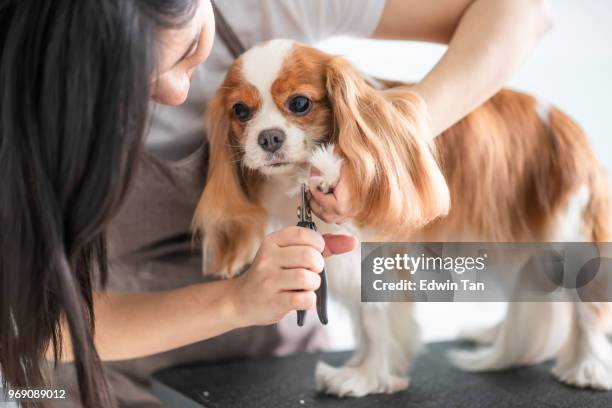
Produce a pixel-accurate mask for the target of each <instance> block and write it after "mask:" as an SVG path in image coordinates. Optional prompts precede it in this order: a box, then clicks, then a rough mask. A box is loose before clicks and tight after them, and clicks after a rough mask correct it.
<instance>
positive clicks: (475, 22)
mask: <svg viewBox="0 0 612 408" xmlns="http://www.w3.org/2000/svg"><path fill="white" fill-rule="evenodd" d="M551 27H552V21H551V17H550V14H549V8H548V3H547V1H546V0H436V1H423V0H387V1H386V5H385V10H384V12H383V16H382V18H381V21H380V23H379V26H378V28H377V29H376V31H375V33H374V37H375V38H388V39H405V40H420V41H430V42H439V43H447V44H448V50H447V52H446V53H445V54H444V56H443V57H442V58H441V59H440V61H439V62H438V63H437V64H436V66H435V67H434V68H433V69H432V71H431V72H430V73H429V74H428V75H427V76H426V77H425V78H424V79H423V80H422V81H421V82H419V83H418V84H417V85H416V87H415V88H413V90H414V91H416V92H417V93H419V94H420V95H421V96H422V97H423V98H424V100H425V102H426V103H427V106H428V108H429V114H430V118H431V124H432V130H433V135H438V134H440V133H442V132H443V131H444V130H446V129H447V128H449V127H450V126H451V125H453V124H454V123H455V122H457V121H459V120H460V119H461V118H462V117H464V116H465V115H467V114H468V113H470V112H471V111H472V110H474V109H475V108H476V107H478V106H479V105H480V104H482V103H483V102H485V101H486V100H487V99H489V98H490V97H491V96H493V94H495V92H497V91H498V90H499V89H500V88H501V87H502V86H503V85H504V84H505V83H506V81H508V80H509V79H510V77H511V76H512V74H513V73H514V72H515V71H516V70H517V69H518V67H520V65H521V64H522V63H523V62H524V61H525V59H526V58H527V56H528V55H529V54H530V53H531V51H532V50H533V49H534V48H535V46H536V45H537V43H538V42H539V40H540V39H541V37H542V36H543V35H544V34H545V33H546V32H547V31H548V30H549V29H550V28H551Z"/></svg>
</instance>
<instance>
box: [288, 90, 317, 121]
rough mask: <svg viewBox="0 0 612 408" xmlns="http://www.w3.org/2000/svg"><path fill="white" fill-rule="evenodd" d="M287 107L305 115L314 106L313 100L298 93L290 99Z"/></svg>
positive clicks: (299, 114) (297, 113)
mask: <svg viewBox="0 0 612 408" xmlns="http://www.w3.org/2000/svg"><path fill="white" fill-rule="evenodd" d="M287 107H288V108H289V110H290V111H291V112H293V113H295V114H296V115H298V116H301V115H305V114H307V113H308V112H310V108H312V101H311V100H310V99H308V98H307V97H305V96H303V95H297V96H294V97H292V98H291V99H289V102H288V103H287Z"/></svg>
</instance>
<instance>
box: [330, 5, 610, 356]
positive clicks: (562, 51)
mask: <svg viewBox="0 0 612 408" xmlns="http://www.w3.org/2000/svg"><path fill="white" fill-rule="evenodd" d="M551 4H552V7H553V13H554V16H555V27H554V29H553V30H552V31H551V32H550V33H549V34H548V35H547V36H546V38H545V39H544V41H543V42H542V44H541V45H540V46H539V47H538V48H537V49H536V51H535V52H534V54H533V55H532V56H531V58H530V59H529V60H528V61H527V63H526V65H525V66H524V67H523V68H522V69H521V70H520V72H518V73H517V75H516V76H515V78H514V79H513V80H512V81H511V82H510V84H509V86H510V87H513V88H516V89H520V90H523V91H526V92H529V93H531V94H533V95H537V96H538V97H540V98H542V99H544V100H546V101H548V102H550V103H553V104H554V105H556V106H557V107H559V108H561V109H562V110H564V111H565V112H566V113H568V114H570V115H571V116H572V117H573V118H574V119H575V120H576V121H577V122H578V123H580V125H581V126H582V127H583V128H584V129H585V130H586V132H587V133H588V135H589V137H590V138H591V141H592V143H593V146H594V147H595V150H596V152H597V154H598V155H599V158H600V160H601V161H602V162H603V163H604V165H605V166H606V167H607V169H608V172H610V173H612V101H611V98H612V46H611V45H610V41H612V1H609V0H583V1H576V0H552V1H551ZM516 27H517V30H519V29H520V22H517V24H516ZM320 46H321V48H323V49H324V50H326V51H328V52H331V53H334V54H341V55H344V56H346V57H347V58H348V59H349V60H351V61H352V62H353V63H355V64H356V65H357V66H358V67H359V68H360V69H362V70H363V71H365V72H367V73H369V74H372V75H375V76H379V77H382V78H390V79H399V80H406V81H418V80H419V79H420V78H422V77H423V76H424V75H425V74H426V73H427V72H428V71H429V70H430V69H431V67H432V66H433V65H434V64H435V63H436V61H437V60H438V59H439V58H440V56H441V55H442V54H443V53H444V51H445V47H443V46H439V45H431V44H419V43H407V42H396V41H371V40H357V39H349V38H335V39H332V40H329V41H326V42H324V43H322V44H321V45H320ZM504 308H505V306H504V305H503V304H457V303H449V304H444V303H440V304H420V305H418V317H419V319H420V321H421V323H422V324H423V331H424V336H425V338H426V339H427V340H430V341H431V340H442V339H449V338H453V337H456V335H457V333H458V331H459V329H460V327H462V326H468V325H472V326H474V325H476V326H478V325H482V324H491V323H493V322H495V321H496V320H497V319H500V318H501V317H502V315H503V311H504ZM332 317H333V318H336V322H338V320H340V323H334V324H330V329H331V330H333V338H334V341H335V344H336V346H337V347H339V348H343V347H347V346H349V345H350V344H351V338H350V335H348V334H347V333H349V331H348V330H347V328H346V324H347V323H346V319H343V318H342V315H341V314H337V313H334V315H332ZM332 321H334V320H332Z"/></svg>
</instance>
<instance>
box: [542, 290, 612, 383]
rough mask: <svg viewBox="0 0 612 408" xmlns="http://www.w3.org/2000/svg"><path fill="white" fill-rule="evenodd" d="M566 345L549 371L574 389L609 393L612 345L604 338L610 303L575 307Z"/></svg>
mask: <svg viewBox="0 0 612 408" xmlns="http://www.w3.org/2000/svg"><path fill="white" fill-rule="evenodd" d="M573 306H574V310H575V313H574V319H573V322H572V327H571V330H570V334H569V337H568V339H567V342H566V344H565V346H564V347H563V349H562V350H561V352H560V353H559V356H558V357H557V362H556V364H555V366H554V367H553V369H552V373H553V375H554V376H555V377H556V378H558V379H559V380H560V381H562V382H564V383H566V384H569V385H574V386H577V387H589V388H595V389H601V390H611V389H612V345H611V344H610V341H609V340H608V338H607V337H606V332H607V331H608V330H609V324H608V323H609V322H610V319H611V317H612V308H611V304H610V303H590V302H578V303H574V304H573Z"/></svg>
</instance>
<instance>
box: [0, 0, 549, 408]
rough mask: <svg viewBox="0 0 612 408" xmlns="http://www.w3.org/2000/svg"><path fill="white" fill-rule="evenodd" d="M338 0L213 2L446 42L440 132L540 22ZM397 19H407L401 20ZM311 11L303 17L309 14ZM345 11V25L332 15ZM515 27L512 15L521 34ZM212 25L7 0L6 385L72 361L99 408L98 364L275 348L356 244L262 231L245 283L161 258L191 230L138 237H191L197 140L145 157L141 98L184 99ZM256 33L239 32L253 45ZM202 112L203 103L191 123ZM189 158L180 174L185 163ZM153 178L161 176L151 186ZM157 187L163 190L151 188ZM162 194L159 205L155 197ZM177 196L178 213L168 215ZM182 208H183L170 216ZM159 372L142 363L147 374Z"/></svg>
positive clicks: (192, 9)
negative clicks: (331, 262)
mask: <svg viewBox="0 0 612 408" xmlns="http://www.w3.org/2000/svg"><path fill="white" fill-rule="evenodd" d="M343 1H346V0H336V1H327V0H325V1H323V0H320V1H305V2H304V4H302V3H301V2H295V1H292V2H282V1H278V2H269V1H263V0H261V1H258V0H250V1H249V0H242V2H241V4H238V3H237V2H236V1H235V0H232V1H231V2H230V1H228V2H220V3H225V4H224V7H222V9H223V11H224V12H225V14H226V15H227V16H228V19H229V20H230V23H231V20H232V18H231V17H234V16H236V18H238V16H242V17H244V19H249V18H250V19H251V20H252V22H255V23H257V22H261V21H265V22H266V24H268V25H267V26H264V25H262V26H261V33H263V32H264V31H265V30H267V28H268V27H275V26H276V27H277V26H278V24H277V25H275V23H274V21H276V22H278V21H281V19H280V17H279V16H281V14H282V13H285V12H287V11H288V10H289V11H291V12H296V10H298V9H299V10H301V11H303V12H308V15H310V16H316V18H320V16H321V15H325V14H321V13H319V11H321V10H319V9H320V8H323V9H325V10H327V11H329V12H330V13H335V14H334V15H336V16H337V19H336V20H334V19H330V20H329V21H328V20H326V21H325V24H323V23H321V24H320V25H318V26H317V27H318V28H317V30H318V31H317V33H318V35H317V36H311V37H310V39H311V40H313V39H318V37H322V36H323V33H325V35H332V34H336V33H339V31H333V30H330V29H329V27H331V26H337V27H344V28H343V29H344V30H346V31H347V32H352V33H354V32H355V31H356V28H355V27H356V26H358V25H359V24H363V25H364V26H365V25H367V27H364V28H362V29H361V30H360V31H359V33H361V34H364V35H366V34H367V35H370V34H372V35H374V36H377V37H393V38H396V37H403V38H414V39H424V40H434V41H444V42H449V41H450V42H451V47H450V48H449V52H448V53H447V55H446V56H445V57H444V58H443V59H442V60H441V61H440V63H439V64H438V66H437V68H436V69H434V71H432V73H431V74H430V75H428V76H427V78H425V80H424V81H423V82H422V83H421V84H420V88H419V90H420V92H421V94H422V96H423V97H424V99H425V100H426V101H427V102H428V105H429V108H430V113H431V119H432V123H433V125H434V129H436V130H437V131H442V130H443V129H445V128H446V127H447V126H449V125H450V124H452V123H453V122H454V121H456V120H457V119H459V118H460V117H462V116H463V115H465V114H466V113H467V112H469V110H471V109H472V108H473V107H474V106H477V105H478V104H479V103H481V102H482V101H484V100H485V99H486V98H487V97H489V96H490V95H491V94H493V93H494V92H495V91H496V90H497V89H498V88H499V87H500V86H501V85H502V84H503V82H504V81H505V80H506V79H507V77H508V76H509V75H510V73H511V72H512V71H513V70H514V69H515V68H516V66H517V65H518V62H520V61H522V59H523V58H524V57H525V56H526V55H527V53H528V52H529V51H530V50H531V49H532V48H533V46H534V45H535V43H536V42H537V41H536V40H537V39H539V38H540V36H541V35H542V34H543V32H545V31H546V28H547V27H548V20H547V17H546V13H545V12H544V11H543V9H544V7H543V6H542V4H540V3H538V2H533V1H526V0H525V1H514V0H497V1H489V0H484V1H483V0H480V1H467V0H465V1H461V2H457V1H452V2H449V4H448V5H447V7H438V8H437V9H436V8H434V7H431V6H428V5H427V4H428V2H419V1H417V0H413V1H400V0H388V1H387V2H386V3H385V2H384V1H383V0H369V1H368V0H360V1H361V3H363V4H367V9H368V10H369V11H371V13H365V14H369V17H368V22H367V24H366V22H365V21H364V20H359V18H361V17H360V15H363V14H364V13H362V10H363V9H362V8H361V7H358V6H355V7H354V9H355V10H358V11H359V12H356V13H348V12H349V11H350V10H351V9H352V6H354V5H355V3H354V0H351V2H350V3H349V4H350V6H351V7H348V5H349V4H344V3H343ZM298 3H299V4H298ZM237 4H238V6H240V5H242V6H243V7H237V6H236V5H237ZM326 8H329V10H328V9H326ZM230 10H232V13H229V11H230ZM417 11H418V12H417ZM275 13H277V14H275ZM347 13H348V14H350V16H349V15H348V14H347ZM262 15H265V16H267V17H268V18H267V19H266V18H261V17H262ZM298 15H299V14H298ZM408 15H412V16H413V18H411V19H410V20H409V22H410V23H411V24H410V25H409V26H410V27H412V28H409V29H407V28H406V26H407V24H406V20H405V18H404V19H402V17H406V16H408ZM254 16H258V17H260V18H254ZM242 17H241V18H242ZM251 17H253V18H251ZM272 17H275V18H272ZM304 17H305V19H304V21H303V22H302V23H303V24H304V25H306V23H307V22H308V21H310V22H311V23H312V24H313V26H312V27H314V24H316V22H317V21H319V20H317V19H316V18H314V19H311V20H307V19H306V16H304ZM349 17H351V18H349ZM483 17H486V18H483ZM244 19H243V21H244ZM297 20H298V21H302V20H301V19H299V18H298V19H297ZM347 20H348V21H352V23H351V24H349V25H348V26H343V25H341V24H339V23H338V22H339V21H347ZM284 21H288V20H287V19H284ZM289 21H290V20H289ZM482 21H484V23H483V25H482V26H480V27H479V26H478V25H477V24H476V25H475V24H474V23H476V22H482ZM513 21H522V22H523V23H522V25H521V30H520V31H517V30H514V29H513V27H514V23H513ZM336 23H338V24H336ZM285 24H286V25H287V23H285ZM292 24H293V23H292ZM343 24H345V23H343ZM287 26H288V25H287ZM293 26H295V24H293ZM312 27H310V28H311V29H312ZM213 31H214V19H213V15H212V11H211V5H210V3H209V1H208V0H53V1H50V0H45V1H41V0H0V53H1V56H0V174H2V178H3V181H2V183H0V225H1V226H2V227H1V230H0V276H1V279H2V283H1V287H0V305H1V306H0V369H1V371H2V374H3V378H4V380H5V381H6V382H7V383H8V384H10V385H12V386H15V387H34V386H40V385H43V384H44V383H45V378H44V376H43V373H42V366H43V365H44V364H43V363H44V361H45V359H46V357H49V358H52V359H55V360H58V359H59V358H60V357H61V358H62V359H65V360H71V359H73V360H74V363H75V364H74V367H75V369H76V374H77V375H76V378H78V383H79V390H80V399H81V401H82V404H83V405H84V406H91V407H105V406H111V405H112V404H113V398H112V397H111V396H110V393H109V390H108V385H107V383H106V380H105V377H104V376H103V375H101V374H100V372H101V363H100V358H101V359H102V360H125V359H133V358H136V357H145V356H151V355H153V354H156V353H162V352H165V353H164V354H157V355H158V356H160V355H161V356H163V357H162V358H158V359H157V360H156V362H155V365H154V366H155V367H157V368H159V367H163V366H167V365H170V364H173V363H176V362H179V361H181V360H182V359H192V358H195V357H196V356H202V355H204V354H202V353H200V351H201V349H198V348H194V349H193V350H194V351H192V352H191V354H186V353H183V354H182V355H181V357H180V358H179V357H177V355H176V354H168V353H174V352H173V351H171V350H175V349H177V348H179V347H181V346H186V345H193V346H190V347H196V345H195V344H194V343H196V342H198V341H201V340H205V339H211V338H215V339H219V338H223V339H224V340H223V341H219V342H217V343H216V344H217V346H214V347H209V348H207V349H205V353H208V356H217V355H219V354H223V353H225V354H239V353H241V352H243V351H244V348H245V347H246V346H247V345H248V344H251V345H253V344H254V345H253V346H252V347H251V349H250V351H249V352H250V353H253V354H255V353H262V352H272V351H274V352H277V351H279V349H278V347H272V346H270V344H271V343H272V342H273V341H272V340H274V341H277V340H278V339H277V338H278V336H279V334H278V333H277V332H276V331H275V329H273V328H264V327H260V326H262V325H269V324H271V323H274V322H278V321H279V320H280V319H281V318H282V317H283V316H285V315H287V313H288V312H290V311H292V310H296V309H308V308H310V307H311V306H312V304H313V302H314V294H313V291H314V289H315V288H316V287H317V286H318V284H319V278H318V274H317V272H319V271H320V270H321V267H322V264H323V260H322V256H327V255H331V254H334V253H342V252H346V251H349V250H351V249H353V248H354V246H355V242H354V240H353V239H352V238H351V237H324V238H322V237H321V236H319V235H317V234H316V233H313V232H310V231H307V230H298V229H296V228H287V229H284V230H281V231H278V232H275V233H273V234H271V235H269V236H267V237H266V239H265V242H264V244H263V245H262V246H261V248H260V249H259V252H258V255H257V257H256V259H255V260H254V262H253V264H252V265H251V266H250V267H249V269H248V270H247V271H246V273H244V274H243V275H241V276H240V277H238V278H235V279H231V280H227V281H214V282H204V281H203V278H202V276H201V274H200V269H199V268H200V264H199V262H193V260H194V259H199V257H200V256H199V255H198V254H190V255H189V256H182V257H181V256H179V255H181V254H182V255H184V252H185V249H184V247H181V248H180V250H177V251H174V252H172V251H170V252H168V251H165V249H164V251H162V252H163V253H162V254H161V255H159V254H157V253H156V252H155V251H158V250H159V248H168V247H170V246H172V245H174V244H175V243H176V242H179V241H180V243H184V242H188V241H189V239H190V238H189V237H188V235H187V234H178V235H176V236H170V238H172V239H162V240H157V241H151V240H144V238H143V237H147V236H149V235H151V236H152V235H155V234H157V236H158V237H167V232H168V231H172V232H173V233H178V232H180V231H186V230H188V222H189V221H188V220H189V218H190V211H191V210H192V209H193V206H194V205H195V202H196V200H197V196H198V195H199V193H200V191H201V188H202V179H203V177H204V173H203V171H200V170H201V169H202V168H203V167H202V166H201V165H202V164H203V163H204V160H205V157H206V151H205V149H197V150H196V152H195V153H193V154H192V155H191V156H189V158H187V159H183V160H181V161H179V162H177V163H178V164H179V165H178V166H175V164H176V163H171V162H169V161H168V158H165V159H163V158H162V159H156V158H154V157H152V156H146V159H145V156H144V155H143V154H142V152H141V146H142V142H143V138H144V135H145V134H146V133H147V125H148V117H149V113H150V112H149V104H148V101H149V99H153V100H155V101H157V102H159V103H161V104H168V105H176V104H180V103H182V102H183V101H184V100H185V98H186V97H187V91H188V90H189V86H190V79H191V76H192V74H194V73H196V72H199V71H196V67H198V66H199V64H201V63H202V62H203V61H204V59H206V58H207V56H208V54H209V53H210V51H211V47H212V39H213ZM481 31H482V32H481ZM303 32H304V33H306V32H308V30H306V28H305V29H304V30H303ZM280 33H282V31H281V32H280ZM273 34H275V32H274V30H269V31H267V34H266V35H273ZM296 36H297V35H296ZM260 37H262V36H260V35H259V34H257V35H253V36H251V37H249V38H248V40H249V41H248V43H249V45H250V43H252V42H256V41H257V40H261V39H264V38H260ZM297 37H299V36H297ZM298 39H302V40H305V38H298ZM218 49H219V51H217V52H218V53H223V52H225V53H226V55H225V58H226V61H225V62H224V64H223V66H225V67H227V64H228V63H229V62H231V58H228V55H229V54H227V51H221V49H220V48H218ZM227 61H229V62H227ZM222 70H223V69H220V70H218V71H219V72H222ZM203 79H204V80H206V78H203ZM212 79H213V80H214V81H218V79H219V78H218V76H217V77H215V78H212ZM198 80H199V79H198ZM447 84H453V86H452V87H448V86H446V85H447ZM467 90H469V91H470V92H469V93H468V92H467ZM197 94H198V93H197V92H196V93H195V95H197ZM459 99H461V100H462V103H461V104H458V103H456V101H457V100H459ZM191 106H193V104H191ZM200 108H202V106H200ZM158 111H159V112H158V115H157V116H156V119H155V129H154V130H155V131H154V132H153V135H152V137H151V138H152V139H153V141H156V139H157V141H159V140H158V139H159V137H158V136H159V134H160V132H159V129H160V127H162V125H163V121H160V119H159V118H160V117H163V116H164V112H167V111H165V110H164V109H158ZM200 115H201V109H196V110H195V112H194V115H193V116H195V117H200ZM160 123H161V124H160ZM173 123H175V124H176V125H178V126H176V127H177V128H181V127H182V125H183V124H184V123H183V122H181V120H180V119H175V120H174V121H173ZM185 127H188V126H185ZM177 134H178V132H177ZM194 140H195V139H194ZM198 140H201V138H200V139H198ZM175 144H176V145H178V144H180V143H179V142H178V141H177V142H176V143H175ZM159 145H160V143H157V145H156V146H157V147H159ZM150 150H155V146H153V147H152V148H151V149H150ZM161 150H166V151H167V150H168V149H161ZM191 150H192V149H188V150H187V151H191ZM179 157H180V156H179ZM175 158H176V157H175ZM194 158H195V159H194ZM186 164H188V165H189V166H188V167H189V169H190V171H184V170H185V168H184V167H182V166H183V165H186ZM137 168H138V172H137V173H136V172H135V171H136V169H137ZM135 174H136V175H137V176H138V177H139V178H138V179H134V175H135ZM196 176H197V177H196ZM164 177H167V178H168V180H170V181H171V182H170V183H169V184H168V183H165V182H164V183H162V182H161V181H160V180H162V179H163V178H164ZM157 182H159V183H160V186H161V187H160V188H159V190H155V191H153V190H151V188H152V187H151V186H152V185H153V184H154V183H157ZM162 184H163V185H162ZM171 186H177V187H176V188H175V189H173V188H174V187H171ZM342 191H344V190H343V189H342V188H341V186H339V188H338V189H337V194H336V195H335V196H331V197H318V198H317V202H316V205H317V206H316V207H315V208H316V209H317V212H318V215H320V216H325V217H327V219H329V220H333V221H334V222H341V221H342V220H343V219H345V218H346V217H348V216H350V206H349V205H347V203H350V197H347V196H346V194H341V193H342ZM128 193H129V194H128ZM126 197H127V198H128V200H127V202H124V201H125V200H124V199H125V198H126ZM163 200H166V201H165V202H166V204H164V205H168V206H169V207H160V206H158V205H157V203H159V202H162V201H163ZM172 206H174V207H172ZM177 206H178V207H180V211H174V209H173V208H175V207H177ZM152 209H153V210H154V211H152ZM175 212H176V213H177V214H181V215H180V217H181V218H180V219H170V218H167V215H168V214H169V213H175ZM111 219H112V220H113V222H112V223H111V222H110V221H111ZM177 224H180V228H178V229H176V231H175V230H173V228H174V227H175V225H177ZM134 228H136V230H134ZM138 228H141V229H138ZM155 228H164V230H163V231H162V232H163V233H161V232H159V231H156V230H155ZM106 232H108V233H109V234H110V237H109V239H108V240H105V233H106ZM126 237H127V238H126ZM106 242H109V243H110V245H109V251H110V256H107V246H106ZM161 243H163V245H162V244H161ZM140 244H146V245H144V246H142V245H140ZM145 247H146V249H147V250H146V251H141V249H142V248H145ZM132 249H133V250H132ZM152 253H156V255H154V256H153V255H151V254H152ZM158 255H159V256H158ZM297 255H299V256H297ZM151 257H155V262H152V261H151V259H152V258H151ZM296 258H298V259H301V260H302V261H301V262H300V263H299V265H297V264H295V262H294V259H296ZM108 262H110V268H109V264H108ZM153 264H154V266H152V265H153ZM287 269H294V270H293V271H287ZM107 271H108V272H109V278H110V279H109V287H110V288H111V289H112V290H111V291H110V292H108V293H103V292H102V291H98V290H97V288H98V287H99V286H100V285H99V284H98V279H97V277H98V276H99V277H100V278H101V281H104V280H105V277H106V276H107ZM94 274H95V276H96V278H94V276H93V275H94ZM288 289H301V291H300V292H296V291H294V290H288ZM117 292H122V293H117ZM126 292H132V293H126ZM311 314H312V313H311ZM291 318H292V323H293V324H294V322H293V318H294V317H293V316H291ZM94 323H95V328H96V331H95V336H94V332H93V328H94ZM245 327H249V328H248V329H242V330H241V331H240V330H234V329H237V328H245ZM232 330H233V332H232V334H226V335H224V337H223V336H222V337H216V336H219V335H221V334H222V333H228V332H229V331H232ZM289 335H292V333H290V334H289ZM308 336H312V331H302V332H300V333H299V334H297V338H298V340H299V341H300V344H302V346H299V347H295V348H294V349H303V348H304V347H305V346H303V344H304V342H303V341H301V340H300V339H303V338H305V337H308ZM213 340H214V339H213ZM213 340H209V341H207V342H204V343H202V344H207V345H210V344H215V343H214V341H213ZM94 344H95V347H94ZM228 344H230V345H229V346H228ZM219 350H222V351H223V352H219V353H216V352H217V351H219ZM98 353H99V354H98ZM215 353H216V354H215ZM186 356H188V357H186ZM134 367H135V368H134ZM141 367H142V366H141V365H139V364H138V363H133V362H132V363H131V365H130V368H131V369H133V370H136V371H137V370H139V369H140V368H141ZM152 367H153V365H147V368H146V369H143V370H142V373H143V375H142V378H144V379H145V380H146V376H147V375H148V374H150V372H151V370H152ZM107 372H108V371H107ZM120 372H121V373H125V372H126V371H125V370H123V371H120V370H117V371H112V372H111V373H110V375H111V376H112V378H113V379H117V378H118V381H116V382H115V383H114V384H113V388H114V390H115V394H117V396H119V397H121V393H122V392H123V391H124V390H123V389H122V388H121V387H122V385H125V384H128V383H129V381H127V380H126V379H125V378H123V377H118V376H120V375H124V374H120ZM143 388H144V387H143ZM132 392H133V390H131V389H130V390H128V391H125V394H126V395H127V394H130V393H132ZM69 397H70V395H69ZM72 397H73V398H74V397H75V396H74V395H72ZM124 401H129V402H134V403H136V402H142V401H141V400H139V399H138V398H134V399H130V398H129V397H125V398H124ZM129 402H126V404H128V403H129ZM147 402H148V403H150V404H151V406H152V405H153V404H154V402H152V400H149V401H147Z"/></svg>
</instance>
